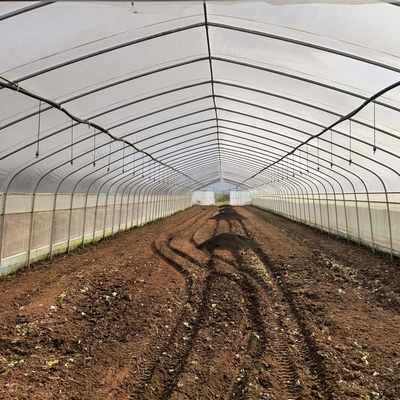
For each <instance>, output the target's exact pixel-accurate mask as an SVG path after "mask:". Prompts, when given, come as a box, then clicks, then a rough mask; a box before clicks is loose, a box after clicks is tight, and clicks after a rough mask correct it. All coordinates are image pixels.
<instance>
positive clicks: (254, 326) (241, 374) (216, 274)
mask: <svg viewBox="0 0 400 400" xmlns="http://www.w3.org/2000/svg"><path fill="white" fill-rule="evenodd" d="M226 228H227V229H226ZM226 230H228V232H229V233H230V232H231V231H232V222H231V221H220V220H217V223H216V225H215V229H214V231H213V233H212V236H213V237H215V236H216V235H217V234H223V233H225V232H224V231H226ZM194 236H195V234H194V235H192V236H191V242H192V243H193V242H194V239H193V238H194ZM170 244H171V241H170V242H169V245H170ZM170 249H171V250H172V251H175V253H176V254H177V255H179V256H181V257H183V258H185V259H186V260H188V261H189V262H192V263H195V264H198V263H197V262H196V260H194V259H193V258H192V257H191V256H189V255H188V254H185V253H184V252H182V251H181V250H179V249H177V248H174V247H172V246H170ZM216 265H218V268H217V267H216ZM198 266H199V267H201V265H199V264H198ZM226 266H228V269H230V270H232V267H231V266H230V265H229V263H226V262H225V261H224V260H223V259H220V258H219V257H218V256H216V255H211V258H210V260H209V262H208V263H207V264H206V268H207V269H208V270H210V274H209V275H208V277H207V278H206V282H205V288H204V290H203V300H202V302H201V304H202V305H204V304H208V303H209V301H208V300H209V299H210V293H211V289H212V287H213V284H214V283H216V282H218V283H220V282H221V279H226V280H227V281H230V283H235V282H236V283H237V285H238V286H239V287H240V288H241V292H242V293H243V296H244V297H246V303H247V304H246V308H247V313H248V314H249V316H250V321H251V324H249V325H251V326H247V327H246V328H245V329H250V331H251V330H252V331H253V332H252V333H251V332H249V334H247V335H246V339H245V342H247V344H246V343H243V344H244V345H245V346H244V345H242V346H241V347H242V349H244V348H245V349H246V351H245V353H246V357H248V358H249V359H250V360H251V359H253V358H254V357H260V355H261V354H262V349H264V348H265V347H266V338H265V335H264V332H263V330H260V327H262V326H263V318H262V316H261V313H260V310H259V309H260V304H259V302H258V296H255V295H254V293H256V292H257V288H256V286H255V285H254V284H253V283H252V282H251V281H250V279H249V278H248V277H247V276H246V275H243V274H240V275H238V274H237V271H238V268H235V269H234V271H230V272H229V273H227V272H223V271H217V269H222V270H224V269H225V270H226V269H227V268H226ZM209 311H210V309H208V310H207V307H206V308H204V307H202V308H201V309H200V310H198V315H199V317H198V319H197V321H196V324H195V326H194V332H193V335H192V338H191V343H190V346H188V348H187V350H186V352H185V354H184V358H183V359H180V361H179V367H178V371H176V374H175V377H174V385H171V386H170V387H169V388H167V389H166V390H165V391H164V393H163V394H162V395H161V398H170V397H171V395H172V394H173V391H174V389H175V388H176V386H179V384H180V382H179V378H180V381H182V375H183V374H184V372H185V371H184V370H185V366H186V363H187V359H188V357H189V355H190V352H191V350H192V348H193V347H194V342H195V340H196V338H197V337H198V335H199V330H200V326H201V327H202V328H203V330H204V321H205V319H206V316H207V315H208V314H210V312H209ZM237 351H239V350H237ZM230 352H231V353H232V351H230ZM250 353H251V354H252V355H253V356H249V354H250ZM214 358H215V357H214ZM244 360H245V361H244V362H245V363H246V358H245V359H244ZM207 361H210V360H207ZM251 363H252V361H247V363H246V364H251ZM170 370H171V371H172V370H174V369H173V368H171V369H170ZM247 370H249V365H247V366H244V365H241V366H240V367H238V368H237V372H236V374H235V377H234V379H233V380H232V379H231V382H230V385H229V387H225V388H223V393H230V398H242V397H243V394H244V393H245V391H246V387H247V385H248V374H247ZM174 372H175V370H174ZM223 376H225V377H226V374H223ZM214 378H215V377H214ZM183 380H184V379H183ZM186 386H187V383H186ZM219 389H222V388H221V387H220V388H219Z"/></svg>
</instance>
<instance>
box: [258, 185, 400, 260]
mask: <svg viewBox="0 0 400 400" xmlns="http://www.w3.org/2000/svg"><path fill="white" fill-rule="evenodd" d="M252 204H253V205H254V206H256V207H259V208H263V209H266V210H268V211H271V212H274V213H276V214H279V215H282V216H284V217H287V218H289V219H292V220H295V221H298V222H301V223H303V224H306V225H309V226H311V227H313V228H316V229H320V230H322V231H325V232H327V233H329V234H330V235H334V236H337V237H342V238H345V239H347V240H349V241H353V242H356V243H359V244H363V245H366V246H368V247H371V249H372V250H373V251H375V250H378V251H382V252H385V253H389V254H391V255H392V256H393V255H395V256H400V193H388V194H385V193H369V194H366V193H361V194H332V193H331V194H322V193H321V194H304V195H298V194H292V195H288V194H268V195H265V194H254V195H253V202H252Z"/></svg>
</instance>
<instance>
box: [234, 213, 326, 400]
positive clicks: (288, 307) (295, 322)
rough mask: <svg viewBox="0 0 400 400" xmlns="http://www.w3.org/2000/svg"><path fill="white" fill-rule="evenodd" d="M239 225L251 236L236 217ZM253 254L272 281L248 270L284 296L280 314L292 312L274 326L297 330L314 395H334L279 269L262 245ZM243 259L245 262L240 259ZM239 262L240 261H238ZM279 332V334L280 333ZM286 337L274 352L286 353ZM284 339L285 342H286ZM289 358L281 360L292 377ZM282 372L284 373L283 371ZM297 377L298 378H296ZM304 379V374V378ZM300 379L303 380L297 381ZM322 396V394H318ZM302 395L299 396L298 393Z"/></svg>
mask: <svg viewBox="0 0 400 400" xmlns="http://www.w3.org/2000/svg"><path fill="white" fill-rule="evenodd" d="M238 228H239V232H240V233H242V234H243V235H244V236H245V237H247V238H251V234H250V232H249V230H248V228H247V227H246V226H245V224H244V222H243V220H238ZM251 250H252V252H253V253H254V255H255V256H256V257H257V259H258V260H257V261H259V262H260V263H261V265H262V267H263V269H265V271H266V273H267V274H268V275H269V277H271V278H272V279H269V281H268V284H272V288H269V287H268V286H269V285H268V284H267V283H266V282H265V278H264V277H263V276H262V274H260V271H255V270H254V268H249V269H248V270H249V274H250V275H251V276H252V277H253V278H254V279H256V280H258V281H259V283H260V286H261V287H262V288H263V289H264V290H265V291H266V292H271V289H272V292H275V293H276V294H275V297H276V299H277V300H278V301H279V298H280V297H281V298H282V299H284V302H282V305H283V306H284V307H283V313H282V316H283V315H291V316H292V317H293V318H292V319H291V322H292V323H291V325H292V326H289V324H287V323H286V322H285V321H284V320H283V319H282V318H280V319H278V321H277V322H278V326H276V327H275V328H274V330H275V331H276V332H283V333H285V331H286V330H287V328H289V330H291V331H292V332H296V335H295V336H296V342H297V345H298V351H299V355H300V356H301V357H302V358H303V360H304V362H303V365H307V366H308V371H306V379H307V377H308V380H310V379H311V382H313V383H312V385H311V395H312V396H314V398H333V392H334V391H333V389H332V387H331V385H330V384H329V378H328V376H329V374H328V371H327V369H326V366H325V363H324V360H323V358H322V357H321V355H320V354H319V353H318V346H317V344H316V343H315V341H314V340H313V336H312V331H311V330H310V329H308V328H307V326H306V322H305V320H304V318H303V317H302V315H301V312H300V311H299V310H298V308H297V306H296V304H295V301H294V298H293V295H292V293H291V292H290V291H289V290H288V289H287V288H286V286H285V284H284V281H283V279H282V277H281V275H280V273H279V271H278V269H277V268H276V267H275V266H274V265H273V263H271V261H270V260H269V258H268V256H267V255H266V254H265V253H264V251H263V250H262V249H261V247H259V246H257V247H254V248H252V249H251ZM243 261H244V263H245V262H246V261H245V260H243ZM239 265H240V264H239ZM281 336H282V335H281ZM284 336H286V337H281V338H277V343H276V344H274V348H278V349H279V351H278V352H275V353H276V355H277V356H279V355H282V354H285V355H286V352H285V350H284V348H285V346H286V347H287V343H288V342H291V341H292V340H293V339H292V338H290V336H288V335H287V334H286V335H284ZM285 342H286V344H285ZM275 359H277V358H275ZM291 365H292V362H290V360H289V361H288V359H287V357H286V361H285V362H284V367H283V370H284V371H292V373H291V374H290V375H291V378H292V379H293V378H294V377H296V375H295V374H293V368H290V366H291ZM283 376H284V375H283ZM297 379H299V378H297ZM303 381H304V378H303ZM300 383H301V384H302V383H304V382H302V381H300ZM321 396H322V397H321ZM300 398H301V397H300Z"/></svg>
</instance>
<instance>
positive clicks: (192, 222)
mask: <svg viewBox="0 0 400 400" xmlns="http://www.w3.org/2000/svg"><path fill="white" fill-rule="evenodd" d="M204 211H206V212H204ZM209 214H210V212H209V210H204V209H203V210H200V211H199V212H197V213H196V214H195V215H193V216H191V217H190V218H189V219H187V220H185V221H184V222H183V223H182V224H180V225H178V226H176V227H174V230H173V234H174V235H177V234H181V233H183V232H185V233H186V229H187V228H188V227H197V226H199V225H200V226H203V224H204V221H205V220H207V219H209ZM171 240H172V236H171V233H165V234H164V235H162V236H161V237H160V238H157V239H156V240H154V241H153V242H152V245H151V247H152V251H153V253H154V254H155V255H156V256H158V257H159V258H161V259H162V260H163V261H164V262H165V263H166V264H167V265H169V266H171V267H172V268H174V269H175V270H176V271H177V272H178V273H180V274H181V275H183V277H184V278H185V291H186V293H188V298H189V299H190V291H191V289H190V288H191V287H192V286H193V279H192V277H191V275H190V273H189V272H188V271H187V270H186V269H185V268H183V267H182V266H181V265H180V264H179V263H177V262H175V261H174V260H172V259H170V258H169V257H168V256H166V255H165V254H164V251H163V249H162V246H163V244H164V242H163V241H167V242H170V241H171ZM186 304H188V303H186ZM186 304H185V305H186ZM183 307H185V306H183ZM184 318H185V310H183V311H182V313H181V314H180V316H178V318H177V321H176V322H173V323H174V328H173V329H172V333H171V335H170V336H169V338H165V337H163V336H159V335H157V336H156V337H155V338H154V340H153V343H151V344H149V346H148V347H149V349H152V352H151V353H150V354H149V355H147V357H146V359H145V360H143V361H142V362H141V364H140V367H141V370H142V371H144V372H143V375H142V376H141V377H140V378H139V379H138V380H137V381H136V382H135V383H134V384H133V383H131V382H124V383H122V384H121V386H124V387H125V388H128V389H130V390H132V389H136V390H135V392H133V393H131V394H130V398H137V399H139V398H140V399H142V398H144V397H142V396H143V392H144V390H145V388H146V386H147V383H148V382H149V381H150V380H151V378H152V376H153V374H154V371H155V369H156V367H157V363H158V361H159V359H160V357H161V355H162V353H163V352H164V349H165V348H167V347H168V345H169V343H170V342H171V340H172V339H171V338H173V337H174V336H175V335H176V334H177V331H178V328H179V322H180V321H181V320H183V319H184Z"/></svg>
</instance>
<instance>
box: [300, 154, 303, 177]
mask: <svg viewBox="0 0 400 400" xmlns="http://www.w3.org/2000/svg"><path fill="white" fill-rule="evenodd" d="M299 164H300V175H303V169H302V164H301V150H300V149H299Z"/></svg>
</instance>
